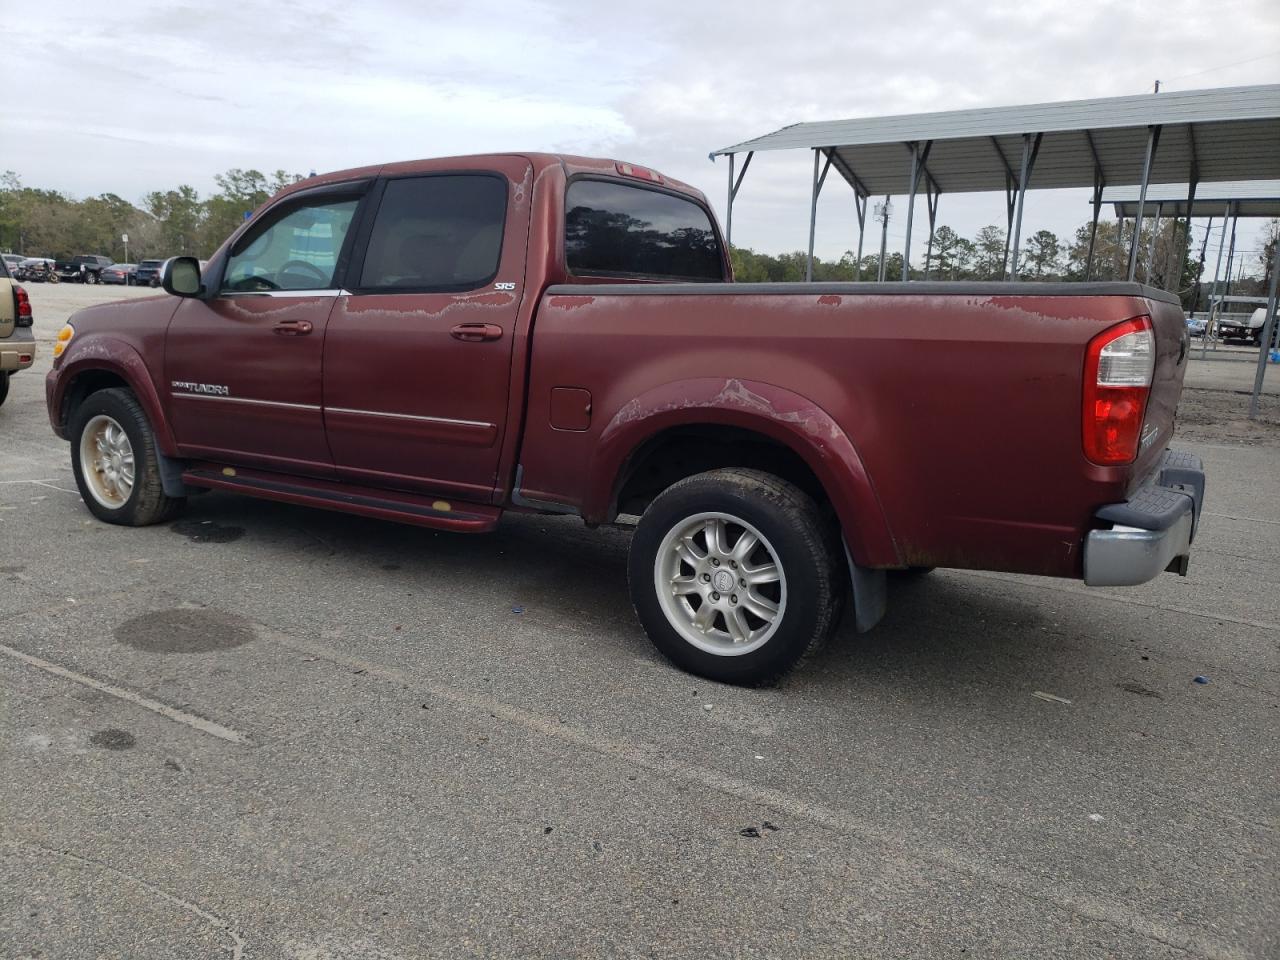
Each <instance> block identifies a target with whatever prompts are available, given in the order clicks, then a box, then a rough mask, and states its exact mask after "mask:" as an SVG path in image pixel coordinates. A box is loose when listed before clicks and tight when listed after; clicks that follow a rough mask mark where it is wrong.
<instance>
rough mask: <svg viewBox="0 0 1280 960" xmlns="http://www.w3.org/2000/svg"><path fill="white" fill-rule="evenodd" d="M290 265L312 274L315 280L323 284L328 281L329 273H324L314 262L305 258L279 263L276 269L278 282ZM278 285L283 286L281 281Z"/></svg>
mask: <svg viewBox="0 0 1280 960" xmlns="http://www.w3.org/2000/svg"><path fill="white" fill-rule="evenodd" d="M291 267H297V268H300V269H301V270H303V271H307V272H310V273H312V274H314V275H315V278H316V282H318V283H322V284H324V283H328V282H329V277H330V274H327V273H325V272H324V271H323V270H321V269H320V268H319V267H317V266H316V265H315V264H314V263H308V262H307V261H306V260H290V261H288V262H287V263H285V264H283V265H281V267H280V269H279V270H277V271H276V281H277V282H278V281H279V280H280V278H281V277H283V276H284V275H285V274H286V273H288V272H289V269H290V268H291ZM279 285H280V286H281V287H284V284H283V283H281V284H279Z"/></svg>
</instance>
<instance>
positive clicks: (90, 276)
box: [84, 270, 98, 286]
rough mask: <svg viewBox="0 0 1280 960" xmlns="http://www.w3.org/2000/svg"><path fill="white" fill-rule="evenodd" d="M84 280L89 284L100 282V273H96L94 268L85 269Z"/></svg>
mask: <svg viewBox="0 0 1280 960" xmlns="http://www.w3.org/2000/svg"><path fill="white" fill-rule="evenodd" d="M84 282H85V283H87V284H89V286H93V285H94V284H95V283H97V282H98V275H97V274H96V273H94V272H93V271H92V270H87V271H85V275H84Z"/></svg>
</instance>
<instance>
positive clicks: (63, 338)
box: [53, 323, 76, 357]
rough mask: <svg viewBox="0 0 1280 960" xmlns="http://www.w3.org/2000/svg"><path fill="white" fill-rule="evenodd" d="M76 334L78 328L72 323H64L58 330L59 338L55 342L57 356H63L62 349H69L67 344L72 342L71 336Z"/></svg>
mask: <svg viewBox="0 0 1280 960" xmlns="http://www.w3.org/2000/svg"><path fill="white" fill-rule="evenodd" d="M75 335H76V328H75V327H73V326H72V325H71V324H69V323H68V324H64V325H63V327H62V329H61V330H59V331H58V339H57V340H55V341H54V342H53V355H54V356H55V357H60V356H62V351H63V350H65V349H67V344H68V343H70V342H71V338H72V337H74V336H75Z"/></svg>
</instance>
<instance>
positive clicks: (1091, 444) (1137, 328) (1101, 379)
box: [1083, 317, 1156, 466]
mask: <svg viewBox="0 0 1280 960" xmlns="http://www.w3.org/2000/svg"><path fill="white" fill-rule="evenodd" d="M1155 360H1156V338H1155V333H1154V331H1153V330H1152V328H1151V320H1150V318H1149V317H1136V318H1135V319H1133V320H1126V321H1125V322H1124V323H1121V324H1117V325H1116V326H1114V327H1112V328H1110V329H1109V330H1104V331H1103V332H1102V333H1100V334H1098V335H1097V336H1096V337H1094V338H1093V339H1092V340H1090V341H1089V346H1088V347H1087V348H1086V350H1085V359H1084V411H1083V413H1084V422H1083V428H1084V454H1085V456H1086V457H1088V458H1089V459H1090V460H1092V461H1093V462H1094V463H1100V464H1105V465H1108V466H1111V465H1116V464H1124V463H1132V462H1133V461H1134V460H1135V459H1136V458H1137V456H1138V444H1139V441H1140V439H1141V437H1142V419H1143V416H1144V415H1145V414H1146V410H1147V397H1148V395H1149V394H1150V393H1151V378H1152V375H1153V374H1154V372H1155Z"/></svg>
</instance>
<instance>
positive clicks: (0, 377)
mask: <svg viewBox="0 0 1280 960" xmlns="http://www.w3.org/2000/svg"><path fill="white" fill-rule="evenodd" d="M31 319H32V318H31V300H30V299H29V298H28V297H27V291H25V290H23V289H22V287H20V286H18V284H17V283H16V282H15V281H14V280H13V278H11V277H10V276H9V271H8V268H7V267H6V266H5V264H4V261H0V403H4V401H5V397H7V396H8V395H9V378H10V377H11V376H13V375H14V374H15V373H17V372H18V371H19V370H25V369H27V367H29V366H31V364H32V363H33V362H34V361H35V358H36V338H35V334H34V333H32V330H31Z"/></svg>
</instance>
